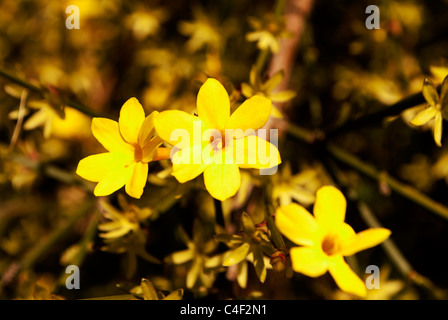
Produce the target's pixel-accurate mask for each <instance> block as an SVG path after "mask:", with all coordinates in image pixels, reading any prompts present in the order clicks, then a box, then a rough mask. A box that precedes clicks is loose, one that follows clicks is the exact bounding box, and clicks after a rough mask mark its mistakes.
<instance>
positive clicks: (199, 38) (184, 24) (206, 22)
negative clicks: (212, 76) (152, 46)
mask: <svg viewBox="0 0 448 320" xmlns="http://www.w3.org/2000/svg"><path fill="white" fill-rule="evenodd" d="M193 15H194V20H193V21H180V22H179V25H178V29H179V32H180V33H181V34H183V35H185V36H190V39H189V40H188V41H187V43H186V47H187V50H188V51H190V52H196V51H198V50H200V49H202V48H204V47H205V48H208V49H211V50H213V51H214V50H220V49H221V47H222V42H223V34H222V32H221V31H220V30H219V28H218V27H217V26H216V24H215V23H214V22H213V21H212V19H210V17H209V15H208V14H206V13H205V12H203V10H202V9H199V8H196V9H195V10H194V11H193Z"/></svg>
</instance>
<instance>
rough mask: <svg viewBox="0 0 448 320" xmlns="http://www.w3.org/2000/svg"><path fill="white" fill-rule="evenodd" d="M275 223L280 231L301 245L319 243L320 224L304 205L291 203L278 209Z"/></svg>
mask: <svg viewBox="0 0 448 320" xmlns="http://www.w3.org/2000/svg"><path fill="white" fill-rule="evenodd" d="M275 224H276V225H277V228H278V229H279V230H280V232H281V233H282V234H283V235H285V236H286V237H287V238H288V239H289V240H291V241H292V242H294V243H296V244H299V245H308V246H311V245H314V244H315V243H319V237H318V235H319V234H318V231H319V226H318V225H317V223H316V220H315V219H314V217H313V216H312V215H311V213H309V212H308V211H307V210H306V209H305V208H304V207H302V206H300V205H298V204H296V203H291V204H289V205H286V206H282V207H280V208H278V209H277V212H276V215H275Z"/></svg>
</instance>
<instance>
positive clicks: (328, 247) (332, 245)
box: [322, 234, 339, 256]
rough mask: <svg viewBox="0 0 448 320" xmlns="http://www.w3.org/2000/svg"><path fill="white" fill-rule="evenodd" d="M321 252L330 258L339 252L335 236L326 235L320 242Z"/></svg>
mask: <svg viewBox="0 0 448 320" xmlns="http://www.w3.org/2000/svg"><path fill="white" fill-rule="evenodd" d="M322 251H323V252H325V253H326V254H327V255H329V256H331V255H333V254H335V253H337V252H338V251H339V241H338V238H337V236H336V235H331V234H330V235H326V236H325V238H324V240H323V241H322Z"/></svg>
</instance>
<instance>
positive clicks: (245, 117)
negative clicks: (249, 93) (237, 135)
mask: <svg viewBox="0 0 448 320" xmlns="http://www.w3.org/2000/svg"><path fill="white" fill-rule="evenodd" d="M271 110H272V103H271V100H269V99H268V98H265V97H262V96H259V95H256V96H253V97H251V98H249V99H247V100H246V101H244V102H243V103H242V104H241V105H240V106H239V107H238V109H236V110H235V112H233V113H232V115H231V116H230V118H229V120H228V121H227V123H226V129H234V130H235V129H241V130H243V131H246V130H247V129H253V130H257V129H259V128H261V127H263V126H264V125H265V124H266V122H267V121H268V119H269V117H270V116H271Z"/></svg>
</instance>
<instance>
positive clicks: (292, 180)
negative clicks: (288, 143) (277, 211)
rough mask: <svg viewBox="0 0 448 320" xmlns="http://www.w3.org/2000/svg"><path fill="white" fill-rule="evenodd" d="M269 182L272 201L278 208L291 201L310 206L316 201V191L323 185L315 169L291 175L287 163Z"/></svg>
mask: <svg viewBox="0 0 448 320" xmlns="http://www.w3.org/2000/svg"><path fill="white" fill-rule="evenodd" d="M271 180H272V185H273V187H272V198H273V201H274V203H277V202H278V203H279V205H280V206H285V205H288V204H290V203H292V202H293V201H297V202H298V203H300V204H301V205H304V206H308V205H311V204H312V203H314V201H315V200H316V197H315V196H314V194H315V193H316V190H317V189H318V188H319V187H321V186H322V184H323V182H322V181H321V179H320V177H319V172H318V169H317V168H316V169H315V168H309V169H304V170H302V171H300V172H299V173H296V174H294V175H293V174H292V170H291V165H290V163H289V162H288V163H286V164H285V165H284V166H283V168H282V170H281V171H280V172H279V173H278V174H275V175H272V176H271Z"/></svg>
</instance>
